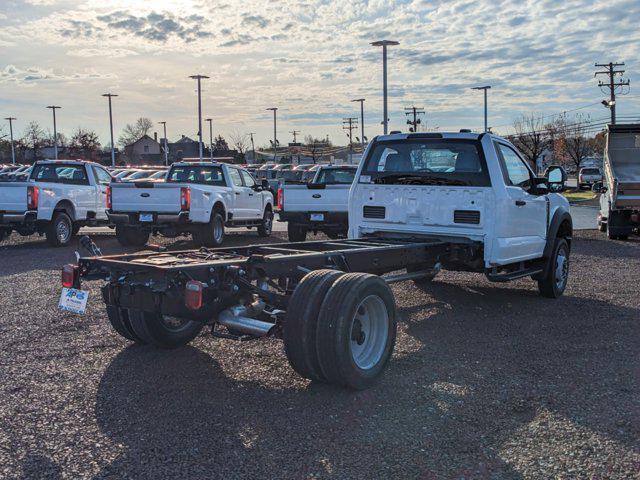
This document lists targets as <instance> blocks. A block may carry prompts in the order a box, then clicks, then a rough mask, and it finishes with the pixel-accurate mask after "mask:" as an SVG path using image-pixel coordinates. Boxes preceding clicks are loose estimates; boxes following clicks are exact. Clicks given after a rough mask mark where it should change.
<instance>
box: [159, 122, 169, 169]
mask: <svg viewBox="0 0 640 480" xmlns="http://www.w3.org/2000/svg"><path fill="white" fill-rule="evenodd" d="M158 124H159V125H162V128H163V130H164V165H165V167H168V166H169V146H168V145H167V122H158Z"/></svg>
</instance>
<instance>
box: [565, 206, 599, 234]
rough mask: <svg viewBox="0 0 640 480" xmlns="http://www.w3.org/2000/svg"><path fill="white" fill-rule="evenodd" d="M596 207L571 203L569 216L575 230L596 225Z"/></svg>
mask: <svg viewBox="0 0 640 480" xmlns="http://www.w3.org/2000/svg"><path fill="white" fill-rule="evenodd" d="M597 215H598V207H587V206H580V205H579V204H578V205H571V217H572V219H573V228H574V229H575V230H589V229H594V228H597V227H598V220H597Z"/></svg>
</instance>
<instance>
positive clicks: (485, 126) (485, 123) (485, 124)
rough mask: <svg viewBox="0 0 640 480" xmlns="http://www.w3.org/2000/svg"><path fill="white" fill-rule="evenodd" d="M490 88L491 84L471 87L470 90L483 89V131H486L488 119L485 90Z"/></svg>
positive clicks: (487, 129)
mask: <svg viewBox="0 0 640 480" xmlns="http://www.w3.org/2000/svg"><path fill="white" fill-rule="evenodd" d="M490 88H491V85H485V86H484V87H471V90H484V131H485V132H488V131H489V127H488V123H487V122H488V120H487V90H489V89H490Z"/></svg>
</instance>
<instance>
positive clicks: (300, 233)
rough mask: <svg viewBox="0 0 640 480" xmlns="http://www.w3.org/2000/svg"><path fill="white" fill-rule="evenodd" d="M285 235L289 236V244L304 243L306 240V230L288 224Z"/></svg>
mask: <svg viewBox="0 0 640 480" xmlns="http://www.w3.org/2000/svg"><path fill="white" fill-rule="evenodd" d="M287 235H288V236H289V241H290V242H304V241H305V240H306V239H307V229H306V228H304V227H300V226H298V225H291V224H290V223H288V224H287Z"/></svg>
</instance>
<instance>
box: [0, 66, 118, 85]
mask: <svg viewBox="0 0 640 480" xmlns="http://www.w3.org/2000/svg"><path fill="white" fill-rule="evenodd" d="M110 78H115V77H114V75H113V74H111V73H107V74H101V73H95V72H83V73H72V74H64V73H55V72H54V71H53V70H48V69H44V68H40V67H27V68H19V67H16V66H15V65H7V66H6V67H4V69H2V70H0V82H4V83H7V82H13V83H18V84H33V83H38V82H41V81H74V80H87V79H110Z"/></svg>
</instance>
